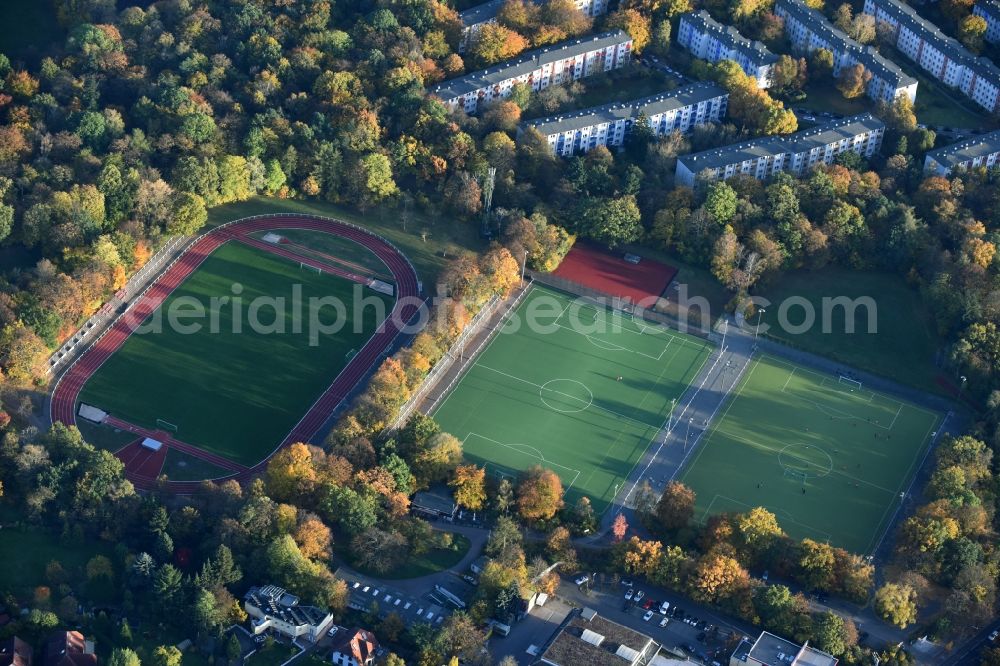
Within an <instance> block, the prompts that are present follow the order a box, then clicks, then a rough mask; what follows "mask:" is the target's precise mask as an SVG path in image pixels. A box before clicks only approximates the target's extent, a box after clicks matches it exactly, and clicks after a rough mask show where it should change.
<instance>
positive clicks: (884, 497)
mask: <svg viewBox="0 0 1000 666" xmlns="http://www.w3.org/2000/svg"><path fill="white" fill-rule="evenodd" d="M939 423H940V418H939V415H938V414H936V413H934V412H931V411H929V410H926V409H923V408H922V407H918V406H916V405H913V404H910V403H907V402H902V401H900V400H897V399H895V398H893V397H891V396H889V395H885V394H881V393H876V392H872V391H870V390H869V389H868V388H867V387H865V386H864V385H859V384H858V383H856V382H852V381H849V380H845V379H841V378H840V377H839V376H836V375H828V374H822V373H818V372H815V371H813V370H809V369H807V368H803V367H801V366H797V365H792V364H789V363H787V362H785V361H782V360H779V359H776V358H773V357H769V356H760V357H757V358H756V359H755V360H753V361H752V362H751V365H750V367H749V368H748V369H747V371H746V376H745V377H743V379H742V381H741V383H740V385H739V388H738V389H737V392H736V395H735V396H734V397H732V398H731V402H730V403H729V404H728V406H727V407H726V408H725V411H724V412H723V413H722V415H721V416H720V417H718V418H717V419H716V420H715V421H714V423H713V425H712V426H711V427H710V429H709V431H708V433H707V434H706V436H705V439H704V440H703V441H702V442H701V444H700V446H699V447H698V449H697V453H696V454H695V455H694V457H693V459H692V460H691V461H690V462H689V463H688V465H687V467H686V468H685V469H684V471H683V473H682V475H681V477H680V480H681V481H683V482H684V483H685V484H687V485H688V486H689V487H691V489H693V490H694V491H695V493H696V494H697V501H696V517H697V518H699V519H701V520H704V519H705V518H707V517H708V516H710V515H713V514H717V513H724V512H743V511H747V510H748V509H751V508H753V507H757V506H762V507H765V508H767V509H768V510H770V511H771V512H773V513H774V514H775V515H776V516H777V517H778V521H779V523H780V524H781V526H782V527H783V528H784V530H785V531H786V532H787V533H788V534H790V535H791V536H793V537H797V538H806V537H808V538H810V539H814V540H816V541H822V542H828V543H830V544H832V545H835V546H840V547H843V548H846V549H848V550H850V551H852V552H855V553H859V554H868V553H870V552H871V549H872V548H873V547H874V545H875V544H876V542H877V541H878V539H879V538H880V537H881V535H882V534H883V533H884V532H885V530H886V529H887V528H888V526H889V525H888V523H889V522H890V520H891V518H892V515H893V513H894V512H895V510H896V508H897V507H898V506H899V503H900V494H901V493H902V492H904V491H905V489H906V487H907V484H908V483H909V482H910V479H912V478H913V475H914V473H915V472H916V470H917V468H918V467H919V463H920V461H921V459H922V458H923V456H924V453H925V452H926V450H927V447H928V446H929V445H930V443H931V441H932V439H933V437H934V434H935V431H936V430H937V428H938V425H939Z"/></svg>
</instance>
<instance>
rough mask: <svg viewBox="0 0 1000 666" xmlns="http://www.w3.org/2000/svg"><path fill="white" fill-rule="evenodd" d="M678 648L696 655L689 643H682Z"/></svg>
mask: <svg viewBox="0 0 1000 666" xmlns="http://www.w3.org/2000/svg"><path fill="white" fill-rule="evenodd" d="M677 647H679V648H680V649H682V650H684V651H685V652H689V653H691V654H694V648H693V647H692V646H691V645H690V644H689V643H681V644H680V645H678V646H677Z"/></svg>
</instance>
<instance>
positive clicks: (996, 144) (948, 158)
mask: <svg viewBox="0 0 1000 666" xmlns="http://www.w3.org/2000/svg"><path fill="white" fill-rule="evenodd" d="M998 158H1000V131H997V132H991V133H989V134H984V135H982V136H977V137H973V138H971V139H966V140H965V141H959V142H958V143H953V144H951V145H950V146H945V147H944V148H938V149H937V150H930V151H927V156H926V157H924V173H926V174H928V175H934V176H945V177H947V176H950V175H951V173H952V172H953V171H962V170H965V169H975V168H978V167H985V168H987V169H992V168H993V167H995V166H1000V165H998V164H997V161H998Z"/></svg>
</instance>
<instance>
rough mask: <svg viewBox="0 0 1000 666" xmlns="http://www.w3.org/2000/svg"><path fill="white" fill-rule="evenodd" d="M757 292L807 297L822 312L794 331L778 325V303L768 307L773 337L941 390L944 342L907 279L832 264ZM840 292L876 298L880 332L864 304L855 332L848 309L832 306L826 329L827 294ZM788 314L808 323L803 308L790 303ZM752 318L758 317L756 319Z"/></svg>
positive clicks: (780, 298)
mask: <svg viewBox="0 0 1000 666" xmlns="http://www.w3.org/2000/svg"><path fill="white" fill-rule="evenodd" d="M757 291H758V294H759V295H761V296H764V297H766V298H768V299H770V301H771V302H772V303H774V304H775V305H777V304H779V303H781V302H782V301H784V300H785V299H788V298H790V297H800V298H805V299H807V300H808V301H809V302H810V303H812V305H813V308H814V309H815V312H816V313H817V317H816V323H815V324H814V325H813V326H812V327H811V328H810V329H809V330H808V331H806V332H805V333H802V334H798V335H794V334H791V333H787V332H783V331H782V330H781V328H780V327H779V326H778V321H779V317H778V313H779V308H778V307H770V308H767V312H766V313H765V314H764V316H763V322H764V323H766V324H768V325H769V326H770V330H769V331H768V333H767V334H768V335H769V336H770V337H771V338H773V339H775V340H778V341H780V342H784V343H787V344H790V345H792V346H795V347H800V348H802V349H805V350H807V351H811V352H813V353H816V354H819V355H821V356H827V357H829V358H833V359H835V360H837V361H840V362H842V363H845V364H847V365H850V366H854V367H857V368H863V369H865V370H868V371H871V372H874V373H876V374H879V375H883V376H885V377H888V378H889V379H892V380H895V381H897V382H900V383H903V384H909V385H911V386H915V387H918V388H921V389H925V390H930V391H937V390H940V387H939V386H938V385H937V383H936V382H935V381H934V378H935V377H936V376H937V374H938V370H937V368H935V367H934V356H935V352H936V351H937V349H938V346H939V341H938V339H937V336H936V335H935V333H934V329H933V327H932V323H931V317H930V313H929V312H928V311H927V308H926V306H925V305H924V304H923V303H922V302H921V301H920V296H919V294H917V292H916V291H915V290H914V289H911V288H910V287H909V286H908V285H907V284H906V282H905V281H904V280H903V279H902V278H900V277H898V276H896V275H890V274H888V273H872V272H863V271H855V270H850V269H846V268H829V269H824V270H821V271H798V272H794V273H788V274H786V275H783V276H781V277H779V278H778V281H777V283H776V284H773V285H768V286H766V287H763V288H760V289H758V290H757ZM838 296H847V297H849V298H851V299H856V298H860V297H864V296H870V297H871V298H873V299H874V301H875V305H876V306H877V308H876V312H877V318H876V324H877V328H876V329H875V330H877V333H866V331H867V330H868V312H867V310H866V309H865V308H858V309H857V310H855V313H854V315H855V316H854V325H855V327H854V330H855V331H856V332H855V333H847V332H846V331H845V327H846V323H845V317H846V311H845V309H844V308H836V309H834V310H832V316H831V317H829V318H828V320H829V323H830V326H829V328H828V330H829V332H828V333H824V332H823V322H822V319H823V317H822V315H821V313H822V312H823V306H822V299H823V298H824V297H830V298H835V297H838ZM787 319H788V322H789V323H791V324H793V325H798V324H801V323H803V319H804V314H803V310H802V308H800V307H792V308H789V309H788V311H787ZM751 323H756V320H755V319H751ZM762 330H763V329H762Z"/></svg>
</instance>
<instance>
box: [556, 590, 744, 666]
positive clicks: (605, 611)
mask: <svg viewBox="0 0 1000 666" xmlns="http://www.w3.org/2000/svg"><path fill="white" fill-rule="evenodd" d="M630 582H631V581H622V582H617V583H616V582H615V580H614V579H613V578H612V577H610V576H604V575H601V574H598V575H597V576H595V577H594V579H593V580H591V581H588V582H587V583H586V584H584V585H582V586H578V585H576V584H575V583H574V581H573V580H564V581H563V582H562V584H561V585H560V586H559V595H560V596H561V597H563V598H564V599H566V600H568V601H570V602H571V603H573V604H575V605H578V606H581V607H584V606H586V607H589V608H592V609H594V610H595V611H597V612H598V613H599V614H600V615H602V616H604V617H606V618H607V619H609V620H613V621H614V622H618V623H619V624H622V625H625V626H626V627H630V628H632V629H635V630H636V631H641V632H643V633H644V634H646V635H648V636H650V637H651V638H652V639H653V640H655V641H656V642H657V643H660V644H661V645H662V646H663V647H664V648H667V649H675V650H679V651H680V652H679V653H681V652H682V653H683V654H685V655H686V656H689V657H690V658H692V659H696V660H699V661H701V662H703V663H705V664H713V663H714V662H718V663H719V664H724V663H727V662H728V660H729V655H730V654H731V652H732V650H733V649H734V648H735V646H736V644H737V643H738V642H739V640H740V638H742V637H744V636H747V635H750V634H752V635H756V634H757V632H756V631H754V630H753V629H752V628H751V627H749V626H747V627H741V626H737V625H735V624H734V623H733V622H731V621H730V620H728V619H726V618H723V617H720V616H719V615H717V614H715V613H713V612H712V611H708V610H706V609H704V608H702V607H700V606H697V605H695V604H692V603H691V601H690V600H688V599H684V598H682V597H680V596H679V595H676V594H674V593H672V592H668V591H665V590H660V589H656V588H651V587H650V586H648V585H640V584H638V582H637V581H636V582H635V583H633V584H632V585H629V584H628V583H630ZM629 593H631V594H629ZM626 597H629V598H626ZM636 597H638V600H637V599H636ZM664 602H666V603H667V604H668V605H667V606H666V608H664ZM661 611H666V612H665V613H664V612H661ZM664 620H665V621H666V622H664Z"/></svg>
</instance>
